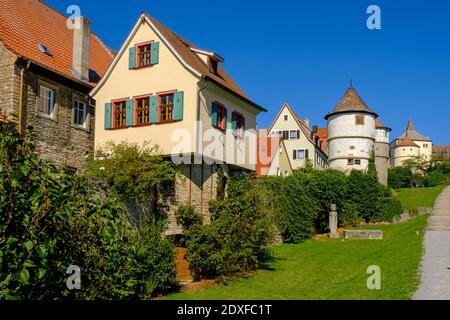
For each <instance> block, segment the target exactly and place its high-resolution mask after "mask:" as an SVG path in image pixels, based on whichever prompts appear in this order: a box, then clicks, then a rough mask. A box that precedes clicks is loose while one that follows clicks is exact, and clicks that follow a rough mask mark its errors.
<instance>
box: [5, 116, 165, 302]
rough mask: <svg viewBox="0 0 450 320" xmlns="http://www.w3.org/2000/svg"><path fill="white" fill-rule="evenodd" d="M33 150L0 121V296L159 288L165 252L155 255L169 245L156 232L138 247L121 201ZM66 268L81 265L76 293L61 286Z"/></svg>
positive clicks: (135, 292) (90, 295)
mask: <svg viewBox="0 0 450 320" xmlns="http://www.w3.org/2000/svg"><path fill="white" fill-rule="evenodd" d="M34 149H35V147H34V143H33V140H32V137H31V136H26V137H21V136H20V135H19V134H18V133H17V131H16V130H15V124H13V123H8V124H5V123H0V299H15V298H16V299H60V298H78V299H124V298H144V297H148V296H150V295H151V294H152V292H153V290H161V289H164V288H166V287H167V286H168V285H169V284H170V283H171V282H172V281H173V276H171V275H173V262H172V263H171V264H170V263H169V261H168V259H172V260H173V255H172V256H167V257H168V258H166V259H161V256H160V255H158V254H162V253H163V252H164V256H166V255H167V254H168V253H169V246H170V243H168V242H167V241H166V240H164V239H162V238H161V233H160V230H159V231H158V232H157V231H154V233H153V234H152V239H153V242H151V244H152V245H151V246H150V245H148V246H144V245H143V242H144V241H146V240H145V238H140V237H139V235H142V236H143V237H144V235H145V237H147V238H148V237H150V233H148V232H144V231H142V232H143V233H139V235H138V234H137V233H136V231H134V230H132V228H131V226H130V225H129V223H128V221H127V215H126V210H125V209H124V207H123V206H122V204H121V202H119V201H118V200H117V199H115V198H111V199H109V200H103V198H102V197H99V196H98V194H97V193H96V190H93V189H92V187H91V186H90V185H89V184H88V183H87V182H86V180H85V179H84V178H83V177H80V176H77V175H74V174H66V173H64V172H63V171H60V170H58V169H57V168H55V166H54V165H52V164H50V163H47V162H45V161H43V160H41V159H39V158H38V157H37V156H36V154H35V152H34V151H35V150H34ZM144 257H145V259H144ZM152 257H153V258H152ZM151 261H153V265H151V263H150V262H151ZM143 263H145V264H143ZM70 265H77V266H79V267H80V268H81V289H80V290H75V291H69V290H68V289H67V287H66V280H67V277H68V276H69V275H68V274H67V273H66V270H67V268H68V267H69V266H70ZM169 269H171V270H172V271H171V273H170V272H169ZM161 270H163V271H161ZM162 272H164V273H165V274H166V276H165V277H164V276H162V274H161V273H162ZM144 273H145V275H144ZM150 280H151V281H150ZM149 282H151V285H147V283H149Z"/></svg>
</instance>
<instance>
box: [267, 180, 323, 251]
mask: <svg viewBox="0 0 450 320" xmlns="http://www.w3.org/2000/svg"><path fill="white" fill-rule="evenodd" d="M263 181H264V185H265V187H266V190H267V194H268V195H269V204H270V206H271V208H273V209H275V210H276V212H277V216H276V218H277V225H278V229H279V231H280V232H281V235H282V236H283V239H284V241H285V242H293V243H296V242H299V241H301V240H304V239H307V238H309V237H311V235H312V234H313V233H314V221H315V220H316V219H317V215H318V212H319V203H318V202H317V200H316V199H314V198H313V196H312V195H311V193H310V192H309V189H310V187H311V186H310V185H309V184H310V183H312V181H313V180H312V179H311V176H310V175H301V174H297V175H295V176H288V177H286V178H283V177H267V178H265V179H264V180H263Z"/></svg>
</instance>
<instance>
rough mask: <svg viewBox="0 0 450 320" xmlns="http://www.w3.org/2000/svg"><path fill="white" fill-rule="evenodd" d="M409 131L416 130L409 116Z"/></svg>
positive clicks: (407, 128)
mask: <svg viewBox="0 0 450 320" xmlns="http://www.w3.org/2000/svg"><path fill="white" fill-rule="evenodd" d="M408 131H414V126H413V123H412V120H411V118H409V120H408V126H407V127H406V132H408Z"/></svg>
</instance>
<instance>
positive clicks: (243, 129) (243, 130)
mask: <svg viewBox="0 0 450 320" xmlns="http://www.w3.org/2000/svg"><path fill="white" fill-rule="evenodd" d="M244 136H245V117H242V138H243V137H244Z"/></svg>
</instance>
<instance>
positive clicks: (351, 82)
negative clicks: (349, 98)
mask: <svg viewBox="0 0 450 320" xmlns="http://www.w3.org/2000/svg"><path fill="white" fill-rule="evenodd" d="M350 88H353V79H352V78H350Z"/></svg>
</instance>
